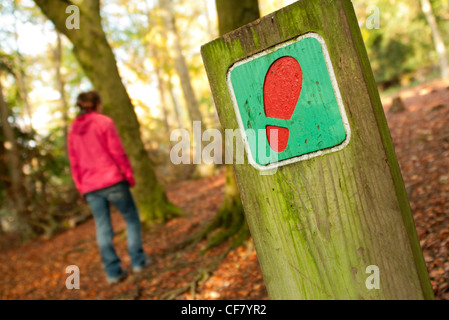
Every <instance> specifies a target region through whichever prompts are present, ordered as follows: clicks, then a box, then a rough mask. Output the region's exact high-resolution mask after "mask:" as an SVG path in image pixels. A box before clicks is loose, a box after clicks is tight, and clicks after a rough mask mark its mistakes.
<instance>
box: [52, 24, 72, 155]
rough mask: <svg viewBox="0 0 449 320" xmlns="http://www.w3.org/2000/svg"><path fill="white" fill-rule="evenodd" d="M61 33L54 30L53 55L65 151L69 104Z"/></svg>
mask: <svg viewBox="0 0 449 320" xmlns="http://www.w3.org/2000/svg"><path fill="white" fill-rule="evenodd" d="M61 40H62V39H61V33H60V32H59V31H56V48H55V49H54V56H55V71H56V83H57V86H58V91H59V95H60V102H61V111H62V121H63V134H64V149H65V150H66V152H67V135H68V131H69V104H68V102H67V95H66V93H65V89H64V87H65V80H64V77H63V75H62V73H61V67H62V41H61Z"/></svg>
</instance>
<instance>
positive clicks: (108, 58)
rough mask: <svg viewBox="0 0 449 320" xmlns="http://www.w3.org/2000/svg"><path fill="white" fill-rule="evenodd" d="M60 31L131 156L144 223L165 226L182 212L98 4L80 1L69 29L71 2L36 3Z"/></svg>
mask: <svg viewBox="0 0 449 320" xmlns="http://www.w3.org/2000/svg"><path fill="white" fill-rule="evenodd" d="M35 2H36V4H37V5H38V6H39V7H40V8H41V10H42V11H43V13H44V14H45V15H46V16H47V17H48V18H49V19H50V20H51V21H52V22H53V23H54V25H55V27H56V29H57V30H58V31H59V32H61V33H63V34H64V35H65V36H67V38H69V40H70V41H71V42H72V43H73V52H74V54H75V56H76V58H77V60H78V62H79V63H80V65H81V66H82V68H83V69H84V71H85V73H86V75H87V76H88V77H89V79H90V80H91V82H92V84H93V86H94V87H95V89H96V90H98V91H99V92H100V94H101V96H102V100H103V105H104V111H105V113H106V114H108V115H110V116H111V117H112V119H113V120H114V122H115V123H116V125H117V128H118V130H119V132H120V136H121V138H122V140H123V144H124V146H125V149H126V152H127V154H128V155H129V158H130V161H131V164H132V167H133V170H134V173H135V177H136V186H135V188H134V189H133V194H134V196H135V198H136V202H137V204H138V207H139V211H140V213H141V216H142V219H143V221H144V222H147V223H151V222H155V221H157V222H164V221H166V220H167V219H169V218H170V217H172V216H173V215H176V214H180V213H181V212H180V210H179V209H178V208H177V207H175V206H174V205H173V204H171V203H170V202H169V201H168V199H167V197H166V194H165V191H164V189H163V188H162V186H161V185H160V183H159V182H158V181H157V179H156V175H155V173H154V169H153V167H152V165H151V162H150V159H149V157H148V153H147V151H146V150H145V148H144V145H143V143H142V139H141V136H140V130H139V122H138V120H137V117H136V114H135V112H134V107H133V105H132V103H131V100H130V98H129V96H128V93H127V92H126V89H125V87H124V85H123V83H122V80H121V78H120V75H119V72H118V69H117V65H116V61H115V57H114V54H113V52H112V49H111V47H110V46H109V44H108V42H107V40H106V35H105V34H104V31H103V29H102V26H101V18H100V5H99V1H98V0H84V1H78V2H77V5H78V7H79V9H80V16H79V21H80V28H79V29H69V28H67V27H66V19H67V17H68V15H67V14H64V12H65V10H66V7H67V4H68V3H67V2H66V1H63V0H57V1H55V0H53V1H49V0H35Z"/></svg>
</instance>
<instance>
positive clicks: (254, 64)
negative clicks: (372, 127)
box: [227, 33, 350, 170]
mask: <svg viewBox="0 0 449 320" xmlns="http://www.w3.org/2000/svg"><path fill="white" fill-rule="evenodd" d="M227 76H228V79H227V83H228V88H229V90H230V94H231V97H232V98H233V104H234V109H235V112H236V117H237V120H238V122H239V127H240V129H241V132H242V134H243V137H244V142H245V144H246V149H247V150H248V156H249V157H250V159H251V160H253V161H251V162H252V163H253V164H254V165H255V166H256V168H258V169H261V170H263V169H270V168H273V167H277V166H280V165H285V164H289V163H293V162H295V161H301V160H306V159H310V158H311V157H314V156H318V155H322V154H323V153H327V152H333V151H338V150H340V149H341V148H343V147H344V146H345V145H346V144H347V143H348V142H349V137H350V128H349V124H348V120H347V117H346V113H345V109H344V106H343V102H342V99H341V96H340V92H339V90H338V84H337V82H336V80H335V75H334V72H333V68H332V64H331V62H330V59H329V53H328V51H327V48H326V44H325V42H324V40H323V38H322V37H321V36H320V35H319V34H317V33H308V34H306V35H303V36H300V37H299V38H297V39H294V40H292V41H288V42H286V43H282V44H280V45H278V46H276V47H275V48H274V49H273V48H270V49H268V50H265V51H263V52H261V53H258V54H255V55H254V56H250V57H248V58H246V59H244V60H242V61H239V62H237V63H236V64H235V65H233V66H232V67H231V68H230V69H229V72H228V75H227ZM249 129H254V130H256V131H257V130H264V129H265V130H266V135H265V136H263V137H260V138H261V139H266V141H264V143H260V142H259V141H257V140H256V139H257V138H259V136H258V135H257V136H256V139H254V141H251V143H250V142H249V139H248V137H247V136H246V132H247V130H249ZM272 130H277V135H278V140H277V144H278V145H277V146H275V147H274V146H273V145H274V143H273V139H270V133H271V132H272ZM258 147H262V148H271V149H272V150H273V151H274V152H277V153H279V154H278V155H277V157H276V162H270V160H272V159H270V158H268V157H265V155H266V154H269V153H270V152H271V151H270V150H266V149H264V150H259V149H258ZM259 155H263V156H259Z"/></svg>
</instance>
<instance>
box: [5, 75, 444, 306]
mask: <svg viewBox="0 0 449 320" xmlns="http://www.w3.org/2000/svg"><path fill="white" fill-rule="evenodd" d="M446 87H449V82H448V81H446V82H444V81H435V82H432V83H429V84H424V85H421V86H418V87H416V88H412V89H407V90H403V91H402V92H401V93H399V94H400V95H401V96H402V98H403V101H404V106H405V110H404V111H402V112H399V113H386V114H387V120H388V124H389V127H390V130H391V135H392V138H393V142H394V145H395V148H396V153H397V156H398V161H399V164H400V167H401V171H402V174H403V179H404V183H405V186H406V190H407V194H408V196H409V200H410V206H411V209H412V212H413V214H414V219H415V224H416V229H417V233H418V237H419V241H420V244H421V247H422V249H423V254H424V260H425V262H426V265H427V268H428V271H429V276H430V279H431V283H432V287H433V289H434V292H435V296H436V298H437V299H449V126H448V125H447V124H448V123H449V90H446ZM384 100H385V101H384V106H385V109H386V110H388V108H389V106H390V104H391V99H389V98H386V99H384ZM224 183H225V175H224V172H222V173H221V174H219V175H217V176H215V177H210V178H206V179H201V180H196V181H186V182H179V183H176V184H172V185H171V186H170V187H169V188H168V191H167V192H168V196H169V198H170V200H171V201H173V202H174V203H175V204H176V205H178V206H180V207H181V208H182V209H183V210H184V211H185V212H188V213H189V214H188V215H187V216H185V217H181V218H177V219H173V220H171V221H169V222H168V223H167V224H165V225H158V226H153V227H151V229H149V230H147V229H145V230H144V233H143V239H144V249H145V250H146V251H147V252H148V253H149V254H150V255H151V256H152V257H153V260H154V263H153V265H152V266H150V267H149V268H148V269H147V270H145V272H143V273H142V274H139V275H130V276H129V277H128V278H127V279H125V280H124V281H123V282H122V283H119V284H117V285H114V286H112V287H110V286H109V285H107V283H106V281H105V276H104V272H103V270H102V265H101V261H100V256H99V252H98V248H97V244H96V240H95V225H94V221H93V220H92V219H91V220H88V221H86V222H84V223H83V224H81V225H79V226H77V227H76V228H74V229H71V230H68V231H65V232H63V233H61V234H58V235H56V236H55V237H53V238H51V239H49V240H39V241H35V242H33V243H30V244H27V245H24V246H21V247H11V246H9V244H10V243H9V242H10V239H7V238H5V239H4V242H3V244H7V245H8V246H9V247H8V248H7V249H3V250H2V254H1V256H0V274H1V275H2V276H1V277H0V298H1V299H75V300H78V299H163V298H170V299H211V300H213V299H268V296H267V292H266V288H265V285H264V282H263V279H262V274H261V271H260V268H259V264H258V261H257V255H256V252H255V250H254V246H253V242H252V241H251V240H250V241H249V242H248V243H247V244H246V245H245V246H241V247H238V248H237V249H236V250H234V251H232V252H230V253H229V254H228V255H227V257H226V258H225V259H224V260H221V259H220V257H221V254H222V253H223V252H224V251H225V250H226V249H227V245H228V243H224V244H222V245H220V246H219V247H216V248H213V249H212V250H211V251H209V252H207V253H206V254H204V255H201V254H200V251H201V250H202V249H203V248H204V246H205V244H206V243H205V242H204V241H203V242H201V243H199V244H198V245H197V246H194V247H188V248H186V249H184V250H180V251H174V250H172V248H173V247H174V246H175V245H176V244H177V243H179V242H182V241H183V239H185V238H186V237H187V236H188V235H190V234H192V233H194V232H196V231H198V230H200V229H201V228H202V227H203V226H205V225H206V224H207V223H208V222H210V221H211V219H212V218H213V217H214V215H215V214H216V212H217V210H218V208H219V207H220V205H221V202H222V200H223V188H224ZM193 191H194V192H193ZM112 223H113V226H114V230H115V231H116V234H117V236H116V237H115V239H114V240H115V245H116V249H117V253H118V254H119V256H120V257H121V258H122V262H123V264H122V265H123V267H124V268H126V269H128V270H129V269H130V260H129V257H128V255H127V249H126V241H125V233H124V230H125V223H124V221H123V219H122V218H121V217H120V215H119V213H117V212H115V211H114V213H113V214H112ZM68 265H77V266H78V267H79V268H80V286H81V289H80V290H68V289H67V288H66V287H65V280H66V278H67V276H68V274H66V273H65V268H66V267H67V266H68Z"/></svg>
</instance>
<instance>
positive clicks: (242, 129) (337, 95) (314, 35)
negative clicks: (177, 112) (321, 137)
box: [226, 32, 351, 171]
mask: <svg viewBox="0 0 449 320" xmlns="http://www.w3.org/2000/svg"><path fill="white" fill-rule="evenodd" d="M305 38H315V39H317V40H318V42H319V43H320V44H321V49H322V50H323V55H324V60H325V61H326V66H327V70H328V72H329V77H330V79H331V82H332V87H333V89H334V94H335V98H336V99H337V104H338V108H339V109H340V115H341V118H342V120H343V125H344V127H345V131H346V138H345V140H344V141H343V142H342V143H340V144H339V145H337V146H334V147H332V148H329V149H324V150H318V151H314V152H311V153H307V154H303V155H301V156H297V157H293V158H289V159H285V160H281V161H279V162H274V163H270V164H267V165H260V164H258V163H257V162H256V161H255V160H254V159H253V155H252V153H251V148H250V146H249V143H248V138H247V136H246V132H245V127H244V126H243V121H242V117H241V115H240V110H239V107H238V104H237V99H236V97H235V93H234V89H233V87H232V83H231V72H232V70H233V69H234V68H236V67H238V66H240V65H242V64H245V63H247V62H249V61H251V60H254V59H257V58H259V57H263V56H265V55H267V54H270V53H273V52H275V51H277V50H279V49H281V48H283V47H286V46H289V45H291V44H292V43H295V42H298V41H300V40H303V39H305ZM226 83H227V86H228V90H229V94H230V95H231V99H232V104H233V106H234V112H235V114H236V117H237V122H238V124H239V129H240V134H241V136H242V138H243V144H244V146H245V150H246V153H247V154H248V161H249V163H250V164H251V165H252V166H253V167H254V168H256V169H258V170H260V171H265V170H272V169H276V168H278V167H281V166H284V165H287V164H292V163H295V162H299V161H304V160H309V159H311V158H314V157H318V156H321V155H325V154H328V153H332V152H336V151H340V150H341V149H343V148H344V147H346V146H347V145H348V144H349V140H351V128H350V126H349V121H348V117H347V116H346V110H345V107H344V104H343V99H342V98H341V94H340V89H339V88H338V83H337V78H336V77H335V73H334V68H333V66H332V62H331V59H330V56H329V51H328V50H327V46H326V42H325V41H324V39H323V37H322V36H321V35H319V34H318V33H316V32H310V33H307V34H304V35H302V36H300V37H298V38H296V39H293V40H289V41H287V42H284V43H281V44H278V45H276V46H274V47H272V48H269V49H266V50H265V51H262V52H259V53H257V54H255V55H252V56H250V57H248V58H245V59H243V60H240V61H238V62H236V63H234V64H233V65H232V66H231V67H230V68H229V69H228V71H227V73H226Z"/></svg>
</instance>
